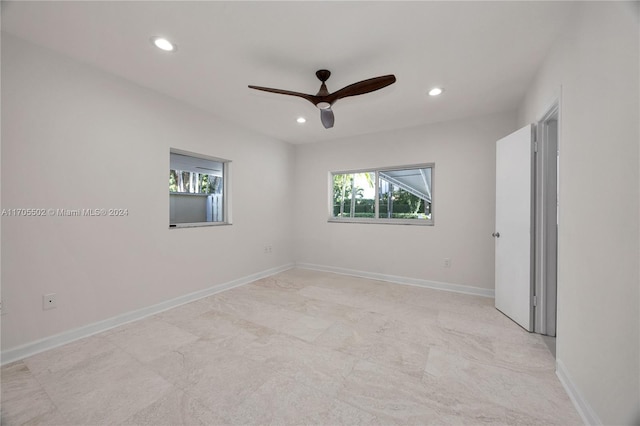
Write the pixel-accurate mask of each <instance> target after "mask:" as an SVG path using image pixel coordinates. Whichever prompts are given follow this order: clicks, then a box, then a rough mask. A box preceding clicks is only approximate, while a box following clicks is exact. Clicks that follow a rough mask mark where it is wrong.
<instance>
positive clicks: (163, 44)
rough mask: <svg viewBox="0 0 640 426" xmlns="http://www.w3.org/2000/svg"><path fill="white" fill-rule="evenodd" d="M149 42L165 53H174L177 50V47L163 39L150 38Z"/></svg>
mask: <svg viewBox="0 0 640 426" xmlns="http://www.w3.org/2000/svg"><path fill="white" fill-rule="evenodd" d="M151 42H152V43H153V45H154V46H155V47H157V48H158V49H162V50H164V51H165V52H174V51H175V50H176V49H177V46H176V45H175V44H173V43H171V42H170V41H169V40H167V39H166V38H164V37H151Z"/></svg>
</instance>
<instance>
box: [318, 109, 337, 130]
mask: <svg viewBox="0 0 640 426" xmlns="http://www.w3.org/2000/svg"><path fill="white" fill-rule="evenodd" d="M320 121H322V125H323V126H324V128H325V129H330V128H332V127H333V123H334V121H335V117H334V116H333V111H332V110H331V108H326V109H321V110H320Z"/></svg>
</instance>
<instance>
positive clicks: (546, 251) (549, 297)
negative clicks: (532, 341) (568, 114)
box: [532, 98, 560, 336]
mask: <svg viewBox="0 0 640 426" xmlns="http://www.w3.org/2000/svg"><path fill="white" fill-rule="evenodd" d="M554 122H555V140H554V138H553V135H552V136H550V134H549V131H550V130H552V131H553V129H552V127H551V126H553V125H554V124H552V123H554ZM536 124H537V125H536V139H535V140H536V143H535V145H536V150H535V151H536V152H535V165H534V170H535V178H534V182H535V190H534V194H535V202H534V212H535V219H534V227H535V228H534V229H535V231H534V256H535V258H534V259H533V268H532V270H533V274H534V278H533V282H534V286H533V287H534V288H533V291H534V293H533V294H534V299H533V300H534V301H535V302H534V308H533V310H534V332H535V333H539V334H544V335H548V336H555V335H556V324H557V276H558V275H557V271H558V228H559V221H558V217H559V215H558V209H559V205H558V204H559V203H558V200H559V185H558V183H559V181H560V173H559V152H560V99H559V98H556V99H554V100H553V102H552V103H551V106H550V107H548V108H547V110H546V112H545V113H544V114H543V115H542V117H541V118H540V119H539V120H538V121H537V123H536Z"/></svg>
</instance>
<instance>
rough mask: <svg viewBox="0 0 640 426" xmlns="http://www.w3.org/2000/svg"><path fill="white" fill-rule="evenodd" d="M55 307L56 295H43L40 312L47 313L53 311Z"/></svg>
mask: <svg viewBox="0 0 640 426" xmlns="http://www.w3.org/2000/svg"><path fill="white" fill-rule="evenodd" d="M56 307H57V304H56V294H55V293H49V294H44V295H43V296H42V310H43V311H47V310H49V309H55V308H56Z"/></svg>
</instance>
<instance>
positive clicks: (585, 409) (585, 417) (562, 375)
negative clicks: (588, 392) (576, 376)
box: [556, 359, 602, 426]
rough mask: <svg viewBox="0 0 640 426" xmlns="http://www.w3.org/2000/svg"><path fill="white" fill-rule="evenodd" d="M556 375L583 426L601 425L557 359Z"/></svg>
mask: <svg viewBox="0 0 640 426" xmlns="http://www.w3.org/2000/svg"><path fill="white" fill-rule="evenodd" d="M556 375H557V376H558V378H559V379H560V383H562V386H563V387H564V390H566V391H567V394H569V398H571V402H573V405H574V406H575V407H576V411H578V414H580V417H582V421H583V422H584V424H585V425H595V426H598V425H602V421H601V420H600V418H599V417H598V415H597V414H596V412H595V411H593V408H591V405H590V404H589V402H587V400H586V399H585V398H584V397H583V396H582V394H581V393H580V391H579V390H578V387H577V386H576V385H575V383H574V382H573V380H571V376H570V375H569V371H567V369H566V368H565V366H564V364H563V363H562V361H560V360H559V359H557V360H556Z"/></svg>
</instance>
